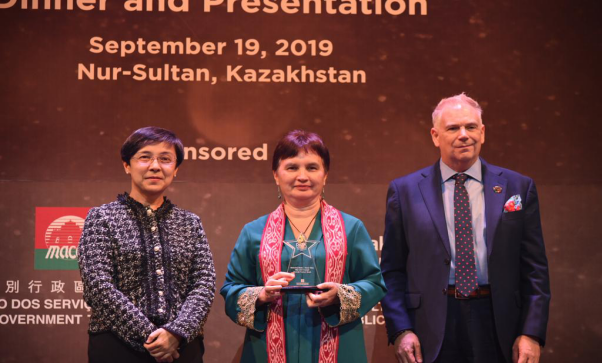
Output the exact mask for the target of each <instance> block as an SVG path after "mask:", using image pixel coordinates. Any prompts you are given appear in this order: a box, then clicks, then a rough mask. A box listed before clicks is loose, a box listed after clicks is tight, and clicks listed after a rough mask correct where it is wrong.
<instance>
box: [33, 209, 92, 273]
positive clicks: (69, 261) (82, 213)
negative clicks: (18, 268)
mask: <svg viewBox="0 0 602 363" xmlns="http://www.w3.org/2000/svg"><path fill="white" fill-rule="evenodd" d="M89 210H90V208H63V207H58V208H57V207H36V244H35V263H34V266H35V269H36V270H77V269H78V268H79V267H78V265H77V245H78V243H79V238H80V237H81V235H82V231H83V229H84V220H85V219H86V216H87V215H88V211H89Z"/></svg>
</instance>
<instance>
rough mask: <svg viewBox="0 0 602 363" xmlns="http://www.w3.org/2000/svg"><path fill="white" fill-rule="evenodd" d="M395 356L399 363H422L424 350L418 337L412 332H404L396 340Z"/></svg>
mask: <svg viewBox="0 0 602 363" xmlns="http://www.w3.org/2000/svg"><path fill="white" fill-rule="evenodd" d="M395 346H396V347H397V350H396V351H395V356H396V357H397V362H399V363H422V350H421V349H420V341H419V340H418V336H416V334H414V332H413V331H411V330H406V331H404V332H403V333H402V334H401V335H400V336H398V337H397V339H395Z"/></svg>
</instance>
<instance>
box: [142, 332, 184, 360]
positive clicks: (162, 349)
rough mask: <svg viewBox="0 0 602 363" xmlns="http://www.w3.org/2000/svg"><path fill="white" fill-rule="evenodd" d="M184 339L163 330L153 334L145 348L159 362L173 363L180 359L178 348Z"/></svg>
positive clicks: (147, 340)
mask: <svg viewBox="0 0 602 363" xmlns="http://www.w3.org/2000/svg"><path fill="white" fill-rule="evenodd" d="M180 340H182V337H179V336H177V335H174V334H172V333H170V332H168V331H167V330H165V329H163V328H159V329H157V330H155V331H154V332H152V333H151V334H150V335H149V336H148V338H147V339H146V343H144V348H146V350H148V352H149V353H150V354H151V355H152V356H153V357H154V358H155V360H156V361H157V362H173V361H174V359H178V358H179V357H180V354H179V353H178V346H179V345H180Z"/></svg>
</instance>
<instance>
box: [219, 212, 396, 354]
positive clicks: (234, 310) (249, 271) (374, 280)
mask: <svg viewBox="0 0 602 363" xmlns="http://www.w3.org/2000/svg"><path fill="white" fill-rule="evenodd" d="M341 215H342V216H343V222H344V223H345V232H346V234H347V259H346V264H345V275H344V277H343V284H345V285H348V286H350V287H352V288H353V290H355V291H356V292H357V293H358V294H354V295H356V296H359V298H360V301H359V309H358V311H357V315H356V316H354V320H353V321H349V322H347V321H341V314H339V312H340V309H341V305H340V304H337V305H331V306H329V307H326V308H323V309H321V310H319V309H317V308H309V307H308V306H307V303H306V301H305V299H306V297H305V295H304V294H285V295H284V297H283V299H284V300H283V303H284V323H285V337H286V358H287V363H318V358H319V353H320V326H321V315H323V316H324V318H325V320H326V322H327V323H328V324H329V325H330V326H337V325H338V326H339V349H338V361H339V362H340V363H348V362H367V358H366V349H365V346H364V332H363V327H362V321H361V317H362V316H364V315H365V314H366V313H367V312H368V311H370V309H371V308H372V307H373V306H374V305H376V304H377V303H378V302H379V301H380V299H382V298H383V297H384V295H385V292H386V288H385V284H384V281H383V279H382V275H381V272H380V266H379V264H378V257H377V255H376V252H375V250H374V246H373V244H372V239H371V238H370V236H369V235H368V231H367V230H366V228H365V227H364V224H363V223H362V222H361V221H360V220H359V219H357V218H355V217H353V216H350V215H348V214H345V213H341ZM267 219H268V216H267V215H266V216H263V217H261V218H259V219H257V220H255V221H253V222H251V223H248V224H247V225H245V227H244V228H243V230H242V231H241V233H240V236H239V238H238V241H237V242H236V246H234V251H232V256H231V258H230V264H229V265H228V272H227V273H226V282H225V283H224V286H223V287H222V288H221V290H220V293H221V295H222V296H223V297H224V299H225V301H226V314H228V316H229V317H230V319H232V320H233V321H234V322H235V323H237V324H240V325H243V326H246V327H247V331H246V335H245V340H244V347H243V353H242V358H241V362H245V363H247V362H267V361H268V356H267V350H266V342H265V338H266V334H265V330H266V328H267V317H268V305H267V304H266V305H263V306H260V307H255V301H256V297H257V294H254V298H253V296H252V297H251V300H250V302H249V300H248V297H249V295H250V294H249V291H257V292H259V290H260V289H259V288H256V287H257V286H263V285H264V282H263V279H262V275H261V266H260V264H259V246H260V243H261V237H262V234H263V230H264V227H265V224H266V222H267ZM284 239H285V240H287V241H288V240H294V239H295V237H294V234H293V231H292V229H291V226H290V224H289V222H288V219H287V221H286V226H285V234H284ZM308 239H309V240H318V241H320V243H319V244H318V245H317V246H316V247H317V248H315V251H314V256H315V259H316V260H315V261H316V267H317V269H318V273H319V275H320V276H321V277H322V278H323V277H324V272H325V271H324V270H325V269H324V267H325V259H326V250H325V247H324V238H323V236H322V224H321V216H320V213H319V214H318V217H317V219H316V223H314V227H313V229H312V231H311V234H310V236H309V238H308ZM290 254H291V252H290V249H289V248H286V247H285V248H282V259H281V261H282V266H281V269H282V271H286V270H287V267H288V262H287V261H288V260H289V259H290ZM251 295H252V294H251ZM339 296H341V295H339ZM243 300H244V301H247V304H245V303H244V302H243ZM344 316H347V314H345V315H344Z"/></svg>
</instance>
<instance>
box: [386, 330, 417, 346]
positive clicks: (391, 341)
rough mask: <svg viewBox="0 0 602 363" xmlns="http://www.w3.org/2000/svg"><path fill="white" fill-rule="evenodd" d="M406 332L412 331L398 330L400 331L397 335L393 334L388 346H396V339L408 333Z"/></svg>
mask: <svg viewBox="0 0 602 363" xmlns="http://www.w3.org/2000/svg"><path fill="white" fill-rule="evenodd" d="M408 331H412V329H403V330H400V331H398V332H397V333H395V334H394V335H393V336H392V337H391V339H390V340H389V344H390V345H391V344H392V345H395V344H396V342H397V339H398V338H399V337H401V336H402V335H403V334H404V333H405V332H408Z"/></svg>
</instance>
